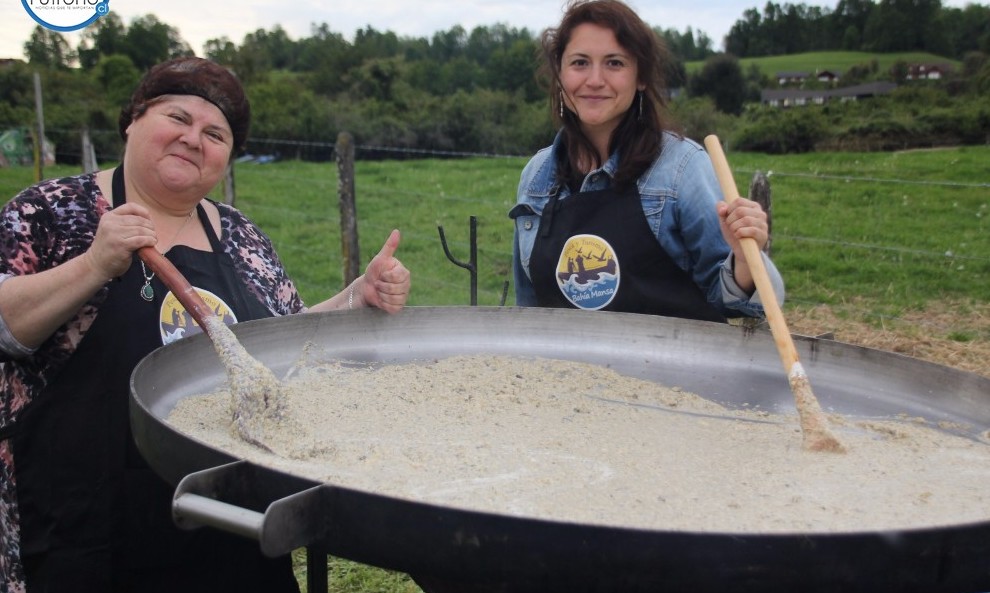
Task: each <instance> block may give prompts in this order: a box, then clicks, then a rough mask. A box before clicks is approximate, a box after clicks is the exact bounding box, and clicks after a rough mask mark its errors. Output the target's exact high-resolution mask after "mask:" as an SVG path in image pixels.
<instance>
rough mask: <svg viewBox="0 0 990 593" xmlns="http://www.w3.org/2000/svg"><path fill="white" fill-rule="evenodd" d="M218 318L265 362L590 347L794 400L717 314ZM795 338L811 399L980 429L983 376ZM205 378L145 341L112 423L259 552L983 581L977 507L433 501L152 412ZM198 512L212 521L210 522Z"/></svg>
mask: <svg viewBox="0 0 990 593" xmlns="http://www.w3.org/2000/svg"><path fill="white" fill-rule="evenodd" d="M234 330H235V334H236V335H237V337H238V339H239V340H240V341H241V343H242V344H244V346H245V347H246V348H247V349H248V351H250V352H251V354H252V355H253V356H255V357H256V358H258V359H259V360H260V361H261V362H263V363H265V364H266V365H267V366H269V367H270V368H272V369H273V370H274V371H275V372H276V374H277V375H278V374H281V373H283V372H285V371H286V370H288V369H289V368H290V367H291V365H292V364H293V363H294V362H295V361H296V360H297V358H298V357H299V356H300V354H301V352H302V349H303V347H304V345H306V343H307V342H312V343H313V344H315V345H317V346H319V347H321V348H322V349H323V350H324V351H326V352H327V353H328V354H329V355H330V356H332V357H335V358H341V359H346V360H357V361H378V362H384V363H391V364H395V363H402V362H408V361H413V360H424V359H430V358H441V357H445V356H452V355H458V354H471V353H483V354H493V355H501V354H508V355H523V356H526V355H529V356H542V357H549V358H561V359H567V360H576V361H582V362H593V363H597V364H604V365H608V366H611V367H612V368H614V369H616V370H617V371H619V372H622V373H625V374H629V375H633V376H637V377H640V378H646V379H654V380H657V381H659V382H662V383H664V384H667V385H678V386H681V387H683V388H684V389H686V390H689V391H692V392H695V393H698V394H700V395H702V396H705V397H709V398H711V399H713V400H716V401H719V402H722V403H726V404H728V405H733V404H738V405H741V404H743V403H748V404H750V405H759V406H761V407H762V408H763V409H770V410H778V411H789V410H793V405H794V404H793V395H792V393H791V390H790V387H789V384H788V382H787V376H786V371H785V370H784V369H783V366H782V363H781V361H780V358H779V356H778V354H777V351H776V348H775V346H774V343H773V339H772V337H771V336H770V334H769V332H767V331H762V330H756V331H748V330H744V329H742V328H739V327H733V326H728V325H725V324H715V323H707V322H698V321H688V320H681V319H670V318H663V317H655V316H644V315H634V314H622V313H603V312H598V313H587V312H581V311H571V310H560V309H523V308H479V307H464V308H461V307H442V308H429V307H422V308H421V307H409V308H406V309H405V310H404V311H403V312H401V313H400V314H398V315H387V314H384V313H381V312H379V311H369V310H361V311H353V312H339V313H338V312H334V313H323V314H307V315H295V316H291V317H284V318H278V319H269V320H262V321H253V322H248V323H242V324H238V325H237V326H234ZM795 343H796V346H797V348H798V352H799V355H800V357H801V362H802V364H803V366H804V367H805V369H806V371H807V373H808V376H809V378H810V379H811V383H812V387H813V390H814V393H815V395H816V396H817V398H818V399H819V401H820V402H821V404H822V407H823V408H825V410H826V411H829V412H836V413H842V414H847V415H852V416H869V417H891V416H895V415H899V414H906V415H909V416H919V417H923V418H926V419H928V420H931V421H937V422H947V423H951V424H952V425H958V426H961V427H962V428H961V432H963V434H966V435H968V436H972V437H974V438H980V435H982V434H983V433H984V432H985V431H987V429H988V427H990V380H988V379H986V378H984V377H981V376H978V375H975V374H972V373H966V372H962V371H958V370H955V369H951V368H948V367H944V366H941V365H936V364H931V363H926V362H923V361H919V360H915V359H911V358H908V357H904V356H900V355H897V354H893V353H888V352H882V351H878V350H872V349H867V348H861V347H857V346H851V345H848V344H842V343H837V342H834V341H830V340H817V339H812V338H804V337H800V336H796V337H795ZM224 381H225V375H224V369H223V367H222V365H221V363H220V361H219V359H218V358H217V356H216V355H215V353H214V352H213V349H212V345H211V344H210V343H209V341H208V340H207V339H206V337H205V336H202V335H199V336H194V337H192V338H187V339H184V340H180V341H179V342H177V343H174V344H171V345H169V346H167V347H164V348H161V349H159V350H157V351H155V352H153V353H152V354H150V355H149V356H148V357H147V358H145V359H144V360H143V361H142V362H141V363H140V364H139V365H138V367H137V368H136V369H135V371H134V374H133V375H132V379H131V388H132V398H131V422H132V426H133V428H134V433H135V438H136V440H137V444H138V447H139V449H140V450H141V452H142V453H143V454H144V455H145V457H146V459H147V460H148V462H149V463H150V464H151V466H152V467H153V468H154V469H155V471H157V472H158V473H159V474H160V475H161V476H163V477H164V478H165V479H167V480H169V481H170V482H171V483H174V484H178V485H179V488H178V489H177V499H181V498H183V497H189V496H190V493H191V492H196V493H197V494H196V495H195V496H197V497H198V496H199V494H203V495H204V496H208V497H211V498H215V499H217V500H221V501H224V502H225V503H229V504H231V505H235V506H237V507H239V508H245V509H250V510H251V511H253V512H256V513H258V514H259V516H263V517H264V520H263V521H262V522H261V526H260V527H259V529H258V530H257V533H256V534H255V535H252V537H257V539H259V542H260V545H261V546H262V549H263V550H264V551H265V552H266V553H270V554H278V553H285V552H287V551H289V550H291V549H292V547H293V546H303V545H307V546H313V547H317V548H319V549H322V550H325V551H326V552H327V553H330V554H333V555H335V556H339V557H344V558H350V559H353V560H356V561H359V562H363V563H367V564H372V565H376V566H381V567H384V568H389V569H394V570H400V571H404V572H410V573H413V574H417V575H420V576H433V577H435V578H436V579H439V580H442V581H445V582H448V583H470V584H472V585H474V586H476V585H479V584H482V585H490V586H491V588H492V590H499V591H512V592H528V591H534V592H535V591H542V592H546V591H569V592H570V591H575V592H576V591H696V592H704V591H719V592H723V591H727V590H729V591H734V592H736V591H738V592H743V591H754V592H755V591H760V592H764V593H766V592H774V591H780V592H781V593H783V592H788V593H790V592H793V591H802V592H813V591H822V592H826V591H829V592H832V591H870V592H877V591H918V592H919V593H921V592H940V591H944V592H947V593H948V592H952V593H963V592H966V591H990V511H988V516H987V520H986V521H981V522H978V523H975V524H969V525H957V526H948V527H942V528H937V529H920V530H919V529H913V530H907V529H906V530H903V531H885V532H858V533H838V534H837V533H795V534H759V533H755V534H738V533H736V534H732V533H725V534H719V533H689V532H676V531H654V530H636V529H627V528H617V527H609V526H601V525H581V524H568V523H561V522H554V521H546V520H542V519H540V518H525V517H522V518H521V517H516V516H509V515H508V514H505V515H503V514H499V513H482V512H473V511H467V510H463V509H457V508H445V507H440V506H436V505H431V504H426V503H424V502H422V501H417V500H406V499H399V498H394V497H388V496H382V495H379V494H376V493H372V492H364V491H361V490H358V489H354V488H349V487H348V485H347V484H316V483H313V482H310V481H308V480H305V479H302V478H299V477H295V476H290V475H286V474H283V473H280V472H279V471H276V470H273V469H270V468H265V467H255V466H253V465H251V464H249V463H247V462H243V461H238V460H236V459H235V458H234V457H233V456H232V455H230V454H228V453H226V452H224V451H218V450H215V449H213V448H212V447H210V446H209V445H206V444H205V443H201V442H198V441H196V440H195V439H193V438H191V437H188V436H185V435H183V434H181V433H178V432H176V431H174V430H173V429H171V428H170V427H169V426H168V425H167V424H165V422H164V418H166V417H167V416H168V414H169V413H170V411H171V409H172V408H173V407H174V405H175V403H176V402H178V401H179V400H181V399H182V398H183V397H187V396H190V395H194V394H200V393H205V392H208V391H211V390H212V389H214V388H216V387H217V386H219V385H221V384H222V383H223V382H224ZM984 438H985V437H984ZM197 472H200V474H197V475H195V476H192V475H191V474H196V473H197ZM180 482H181V483H180ZM988 487H990V485H988ZM177 506H178V505H177ZM177 519H178V520H179V521H180V524H182V521H183V519H182V518H181V517H177ZM186 523H195V522H190V521H189V520H188V519H186ZM202 523H204V524H207V525H212V526H214V527H219V528H225V527H224V526H223V525H222V524H220V523H221V521H219V520H218V521H217V522H215V523H214V522H212V521H210V519H209V518H207V519H205V520H203V521H202ZM188 526H192V524H190V525H188Z"/></svg>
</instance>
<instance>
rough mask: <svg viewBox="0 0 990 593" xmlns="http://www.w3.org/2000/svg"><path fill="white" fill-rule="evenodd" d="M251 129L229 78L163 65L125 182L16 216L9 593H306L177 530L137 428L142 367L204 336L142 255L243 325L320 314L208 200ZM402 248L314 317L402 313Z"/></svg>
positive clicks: (32, 200) (142, 110) (391, 244)
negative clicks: (130, 408) (153, 356)
mask: <svg viewBox="0 0 990 593" xmlns="http://www.w3.org/2000/svg"><path fill="white" fill-rule="evenodd" d="M249 119H250V108H249V104H248V100H247V97H246V96H245V94H244V91H243V89H242V87H241V85H240V83H239V82H238V81H237V80H236V79H235V78H234V76H233V75H232V74H231V73H230V72H228V71H227V70H226V69H224V68H222V67H220V66H218V65H216V64H214V63H212V62H209V61H207V60H203V59H199V58H183V59H178V60H173V61H170V62H166V63H163V64H160V65H158V66H156V67H154V68H152V69H151V70H150V71H149V72H148V74H147V75H146V76H145V77H144V78H143V79H142V81H141V82H140V84H139V85H138V87H137V89H136V90H135V91H134V94H133V96H132V98H131V101H130V104H129V105H127V106H126V107H125V108H124V109H123V110H122V112H121V116H120V133H121V136H122V137H123V138H124V139H125V141H126V150H125V154H124V158H123V163H122V164H121V165H120V166H119V167H117V168H115V169H113V170H108V171H100V172H98V173H95V174H85V175H80V176H76V177H68V178H64V179H58V180H50V181H45V182H42V183H40V184H37V185H35V186H33V187H30V188H28V189H26V190H24V191H23V192H21V193H20V194H19V195H18V196H16V197H15V198H14V199H13V200H11V201H10V202H9V203H7V205H6V206H5V207H4V208H3V211H2V220H0V360H2V361H3V365H2V366H0V369H2V370H0V525H2V529H0V585H2V586H0V589H2V590H5V591H23V590H24V589H25V585H26V587H27V590H28V591H31V592H32V593H33V592H34V591H48V592H54V591H73V592H79V591H99V592H106V591H183V592H188V591H204V592H209V593H217V592H218V591H266V592H271V591H296V590H297V584H296V582H295V579H294V577H293V575H292V571H291V563H290V560H289V559H288V558H279V559H274V560H273V559H267V558H264V557H262V556H261V554H260V552H259V549H258V546H257V544H256V543H254V542H250V541H248V540H245V539H242V538H238V537H236V536H230V535H227V534H224V533H221V532H219V531H217V530H195V531H181V530H179V529H177V528H176V527H175V526H174V525H173V523H172V520H171V516H170V508H171V505H170V501H171V487H170V486H169V485H168V484H166V483H165V482H164V481H163V480H161V479H160V478H158V477H157V476H156V475H155V474H154V473H153V472H152V471H151V470H150V469H149V468H148V467H147V465H146V464H145V463H144V461H143V460H142V459H141V457H140V455H139V453H138V452H137V450H136V448H135V446H134V444H133V439H132V438H131V434H130V425H129V422H128V416H127V397H128V380H129V376H130V373H131V371H132V369H133V368H134V366H135V365H136V364H137V362H138V361H139V360H140V359H141V358H143V357H144V356H145V355H146V354H148V353H149V352H151V351H152V350H154V349H155V348H157V347H159V346H161V345H162V344H163V343H165V342H167V341H169V340H170V339H172V336H175V335H177V330H179V329H181V330H182V332H185V334H186V335H188V332H189V331H198V328H195V327H193V326H191V324H187V323H186V321H185V320H186V319H187V316H185V315H183V312H182V311H181V310H180V309H181V305H179V304H178V303H177V301H176V300H175V299H174V298H171V299H170V298H167V296H168V290H167V289H166V287H165V286H164V285H162V284H161V283H160V282H159V280H158V279H157V278H155V276H154V273H153V272H152V271H151V270H149V269H148V268H146V267H145V266H144V264H143V263H142V262H141V260H140V259H139V258H137V257H136V256H135V253H136V251H137V250H138V249H139V248H142V247H146V246H154V247H155V248H156V249H157V250H158V251H159V252H161V253H163V254H165V256H166V257H167V258H168V259H169V260H171V261H172V263H173V264H175V266H176V267H177V268H178V269H179V270H180V271H181V272H182V273H183V275H185V277H186V278H188V279H189V281H190V282H191V284H192V285H193V286H194V287H196V288H197V290H198V291H200V292H201V293H202V294H204V295H209V297H210V299H212V300H213V302H215V303H216V306H215V307H214V308H215V309H216V310H217V312H218V313H219V314H221V315H222V316H223V317H224V318H226V319H228V320H230V321H244V320H249V319H257V318H263V317H271V316H277V315H288V314H293V313H299V312H303V311H305V310H307V309H306V308H305V307H304V304H303V302H302V301H301V299H300V297H299V294H298V293H297V291H296V288H295V286H294V285H293V283H292V281H291V280H290V279H289V278H288V276H287V275H286V272H285V270H284V268H283V266H282V264H281V262H280V260H279V258H278V256H277V254H276V253H275V251H274V249H273V248H272V245H271V243H270V241H269V239H268V238H267V237H266V236H265V235H264V233H262V231H261V230H260V229H258V228H257V227H256V226H255V225H254V224H252V223H251V222H250V221H249V220H248V219H247V218H245V217H244V215H243V214H241V213H240V212H239V211H237V210H236V209H234V208H232V207H230V206H227V205H225V204H222V203H217V202H214V201H211V200H209V199H207V198H206V197H205V196H206V195H207V193H208V192H209V191H210V190H212V189H213V188H214V187H215V186H216V185H217V183H218V182H219V180H220V178H221V176H222V175H223V172H224V170H225V167H226V166H227V163H228V162H229V161H230V158H231V156H232V155H233V154H234V152H235V150H236V149H238V148H240V147H242V146H243V144H244V142H245V140H246V138H247V132H248V125H249ZM398 243H399V236H398V232H397V231H393V233H392V235H391V236H390V237H389V238H388V240H387V241H386V244H385V246H384V247H383V248H382V250H381V252H380V253H379V254H378V255H377V256H376V257H375V258H374V259H373V260H372V262H371V263H370V264H369V265H368V268H367V270H366V272H365V274H364V275H363V276H361V277H360V278H358V279H357V280H355V281H354V282H353V283H352V284H351V285H350V286H349V287H347V289H345V290H344V291H343V292H341V293H340V294H337V295H335V296H333V297H331V298H329V299H328V300H326V301H324V302H322V303H319V304H317V305H315V306H314V307H312V308H311V309H309V310H329V309H336V308H352V307H361V306H372V307H379V308H382V309H384V310H386V311H389V312H395V311H398V310H399V309H401V308H402V307H403V305H404V304H405V302H406V298H407V295H408V292H409V284H410V280H409V272H408V270H406V268H405V267H404V266H403V265H402V264H401V263H400V262H399V261H398V260H397V259H395V257H394V256H393V253H394V252H395V249H396V248H397V247H398ZM180 326H181V327H180ZM178 333H181V332H178Z"/></svg>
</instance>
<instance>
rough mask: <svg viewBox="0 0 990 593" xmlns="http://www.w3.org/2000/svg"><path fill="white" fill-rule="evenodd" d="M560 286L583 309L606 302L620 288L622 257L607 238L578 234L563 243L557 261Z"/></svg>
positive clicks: (568, 297) (590, 308) (600, 306)
mask: <svg viewBox="0 0 990 593" xmlns="http://www.w3.org/2000/svg"><path fill="white" fill-rule="evenodd" d="M557 286H559V287H560V291H561V292H562V293H564V296H565V297H567V300H568V301H570V302H571V303H573V304H574V306H576V307H578V308H581V309H588V310H598V309H601V308H602V307H605V306H607V305H608V304H609V303H611V302H612V299H614V298H615V295H616V294H618V291H619V261H618V258H617V257H616V255H615V250H614V249H612V246H611V245H609V244H608V241H606V240H605V239H602V238H601V237H598V236H595V235H575V236H573V237H571V238H570V239H568V240H567V242H566V243H564V248H563V249H561V251H560V259H559V260H558V261H557Z"/></svg>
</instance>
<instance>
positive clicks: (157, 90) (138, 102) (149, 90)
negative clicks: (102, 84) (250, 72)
mask: <svg viewBox="0 0 990 593" xmlns="http://www.w3.org/2000/svg"><path fill="white" fill-rule="evenodd" d="M162 95H196V96H197V97H202V98H203V99H206V100H207V101H209V102H210V103H213V104H214V105H216V106H217V108H218V109H219V110H220V111H221V112H222V113H223V115H224V117H226V118H227V123H228V124H229V125H230V130H231V131H232V132H233V134H234V147H233V150H232V151H231V154H233V153H234V152H237V151H238V150H240V149H241V148H243V147H244V144H245V142H247V135H248V129H249V127H250V125H251V105H250V103H248V99H247V95H245V94H244V87H243V86H241V83H240V81H239V80H237V77H236V76H234V74H233V73H232V72H231V71H230V70H228V69H227V68H224V67H223V66H221V65H219V64H217V63H216V62H212V61H210V60H206V59H203V58H196V57H184V58H176V59H174V60H169V61H167V62H162V63H161V64H158V65H156V66H153V67H152V68H151V70H149V71H148V73H147V74H145V75H144V78H142V79H141V82H139V83H138V86H137V88H136V89H134V93H133V94H132V95H131V100H130V102H129V103H128V104H127V105H125V106H124V107H123V109H121V110H120V119H119V120H118V122H117V126H118V129H119V131H120V137H121V138H123V139H124V141H126V140H127V127H128V126H130V125H131V122H132V121H134V120H135V119H137V118H139V117H141V116H142V115H144V112H145V111H147V109H148V107H149V106H151V105H153V104H154V103H155V99H157V98H158V97H161V96H162Z"/></svg>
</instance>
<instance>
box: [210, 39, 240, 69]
mask: <svg viewBox="0 0 990 593" xmlns="http://www.w3.org/2000/svg"><path fill="white" fill-rule="evenodd" d="M203 53H204V54H205V55H204V57H205V58H206V59H208V60H212V61H214V62H216V63H217V64H223V65H225V66H231V65H233V64H234V63H235V62H236V61H237V46H236V45H234V42H233V41H231V40H230V39H229V38H227V37H226V36H224V37H220V38H217V39H207V40H206V43H205V44H203Z"/></svg>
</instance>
